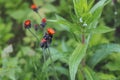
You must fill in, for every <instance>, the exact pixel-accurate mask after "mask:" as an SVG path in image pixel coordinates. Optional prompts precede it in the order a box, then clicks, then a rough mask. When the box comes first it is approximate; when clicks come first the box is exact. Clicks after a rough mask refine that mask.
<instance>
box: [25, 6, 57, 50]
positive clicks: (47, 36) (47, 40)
mask: <svg viewBox="0 0 120 80" xmlns="http://www.w3.org/2000/svg"><path fill="white" fill-rule="evenodd" d="M31 9H32V10H33V11H35V12H36V13H37V14H38V15H39V13H38V9H39V8H38V7H37V6H36V5H35V4H33V5H32V6H31ZM31 24H32V22H31V20H25V21H24V28H25V29H29V31H30V32H31V30H30V28H32V25H31ZM46 24H47V19H46V18H42V20H41V22H40V24H34V29H35V31H37V30H39V29H41V28H42V30H44V28H45V27H46ZM43 32H44V31H43ZM32 34H33V32H32ZM53 34H55V31H54V30H53V29H52V28H47V31H46V32H45V33H44V35H43V38H42V40H41V41H40V47H41V48H45V49H46V48H48V47H49V45H50V44H51V42H52V38H53ZM33 35H34V36H35V34H33ZM35 37H36V36H35ZM37 39H39V38H37Z"/></svg>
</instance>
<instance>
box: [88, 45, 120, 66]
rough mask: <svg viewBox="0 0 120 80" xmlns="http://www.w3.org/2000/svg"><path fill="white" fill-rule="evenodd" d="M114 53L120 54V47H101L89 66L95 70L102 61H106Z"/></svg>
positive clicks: (90, 60)
mask: <svg viewBox="0 0 120 80" xmlns="http://www.w3.org/2000/svg"><path fill="white" fill-rule="evenodd" d="M113 52H120V45H118V44H104V45H101V46H99V48H98V49H97V50H96V51H95V53H94V55H93V56H92V57H91V58H90V59H89V60H88V65H89V66H90V67H92V68H94V67H95V66H96V65H97V64H98V63H99V62H100V61H101V60H103V59H105V58H106V57H107V56H109V55H110V54H111V53H113Z"/></svg>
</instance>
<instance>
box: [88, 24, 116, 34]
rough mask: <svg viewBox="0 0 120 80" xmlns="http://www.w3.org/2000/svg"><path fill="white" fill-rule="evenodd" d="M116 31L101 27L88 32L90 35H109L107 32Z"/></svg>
mask: <svg viewBox="0 0 120 80" xmlns="http://www.w3.org/2000/svg"><path fill="white" fill-rule="evenodd" d="M114 30H115V29H112V28H109V27H107V26H99V27H97V28H91V29H88V31H90V33H92V34H101V33H107V32H111V31H114Z"/></svg>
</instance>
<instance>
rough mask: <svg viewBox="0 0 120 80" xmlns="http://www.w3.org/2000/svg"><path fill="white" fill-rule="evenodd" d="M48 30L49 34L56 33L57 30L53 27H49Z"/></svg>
mask: <svg viewBox="0 0 120 80" xmlns="http://www.w3.org/2000/svg"><path fill="white" fill-rule="evenodd" d="M47 32H48V34H49V35H53V34H55V31H54V30H53V29H52V28H48V29H47Z"/></svg>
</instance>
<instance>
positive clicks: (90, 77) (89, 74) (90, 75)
mask: <svg viewBox="0 0 120 80" xmlns="http://www.w3.org/2000/svg"><path fill="white" fill-rule="evenodd" d="M84 72H85V77H86V80H99V79H98V78H97V77H96V74H95V72H93V71H92V70H91V69H90V68H89V67H84Z"/></svg>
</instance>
